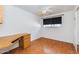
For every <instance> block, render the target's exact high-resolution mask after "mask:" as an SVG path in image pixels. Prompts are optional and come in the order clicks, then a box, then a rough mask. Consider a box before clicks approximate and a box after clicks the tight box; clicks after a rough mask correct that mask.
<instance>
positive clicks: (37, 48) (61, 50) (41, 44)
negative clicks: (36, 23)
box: [8, 37, 76, 54]
mask: <svg viewBox="0 0 79 59" xmlns="http://www.w3.org/2000/svg"><path fill="white" fill-rule="evenodd" d="M75 53H76V51H75V48H74V46H73V44H71V43H67V42H62V41H57V40H53V39H48V38H43V37H41V38H39V39H37V40H34V41H32V42H31V46H30V47H28V48H25V49H21V48H16V49H14V50H12V51H10V52H8V54H75Z"/></svg>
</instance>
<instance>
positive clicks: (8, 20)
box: [0, 5, 40, 53]
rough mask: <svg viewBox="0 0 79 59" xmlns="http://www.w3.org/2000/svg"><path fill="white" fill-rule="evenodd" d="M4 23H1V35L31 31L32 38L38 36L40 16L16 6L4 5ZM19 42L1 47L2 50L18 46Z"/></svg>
mask: <svg viewBox="0 0 79 59" xmlns="http://www.w3.org/2000/svg"><path fill="white" fill-rule="evenodd" d="M3 18H4V19H3V24H0V37H2V36H7V35H13V34H18V33H30V34H31V36H32V40H34V39H36V38H37V37H38V35H37V34H38V31H39V29H40V24H39V23H38V20H37V19H39V17H37V16H36V15H33V14H31V13H30V12H27V11H24V10H22V9H20V8H17V7H15V6H10V5H9V6H8V5H6V6H4V17H3ZM17 46H18V44H15V45H14V46H11V47H10V48H7V49H1V50H0V52H1V53H2V52H4V51H8V50H10V49H12V48H15V47H17Z"/></svg>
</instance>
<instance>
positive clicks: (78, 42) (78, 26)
mask: <svg viewBox="0 0 79 59" xmlns="http://www.w3.org/2000/svg"><path fill="white" fill-rule="evenodd" d="M77 21H78V22H77V44H78V45H79V10H78V12H77Z"/></svg>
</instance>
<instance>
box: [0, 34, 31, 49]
mask: <svg viewBox="0 0 79 59" xmlns="http://www.w3.org/2000/svg"><path fill="white" fill-rule="evenodd" d="M29 35H30V34H27V33H23V34H15V35H9V36H5V37H0V49H2V48H7V47H9V46H11V45H12V44H14V43H12V42H13V41H15V40H17V39H19V38H20V37H22V36H24V37H25V36H26V37H28V36H29ZM24 40H25V39H24Z"/></svg>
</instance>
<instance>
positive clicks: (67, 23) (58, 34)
mask: <svg viewBox="0 0 79 59" xmlns="http://www.w3.org/2000/svg"><path fill="white" fill-rule="evenodd" d="M62 22H63V24H62V26H61V27H59V28H44V27H42V28H41V30H40V37H47V38H52V39H56V40H60V41H65V42H70V43H73V42H74V12H73V11H69V12H64V16H63V20H62ZM40 23H42V19H41V20H40Z"/></svg>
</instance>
